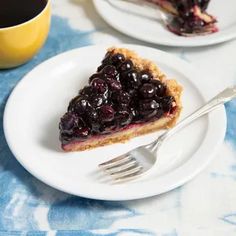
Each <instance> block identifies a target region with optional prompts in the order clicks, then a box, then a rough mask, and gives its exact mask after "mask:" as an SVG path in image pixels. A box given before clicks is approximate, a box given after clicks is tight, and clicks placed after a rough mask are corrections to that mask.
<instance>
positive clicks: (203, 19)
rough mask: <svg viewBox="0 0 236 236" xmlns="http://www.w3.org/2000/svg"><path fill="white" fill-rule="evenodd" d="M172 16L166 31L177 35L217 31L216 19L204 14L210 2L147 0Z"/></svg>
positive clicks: (199, 0) (207, 0) (202, 0)
mask: <svg viewBox="0 0 236 236" xmlns="http://www.w3.org/2000/svg"><path fill="white" fill-rule="evenodd" d="M147 1H149V2H152V3H155V4H157V5H159V6H160V7H161V8H162V9H164V10H165V11H167V12H168V13H170V14H172V15H173V16H174V17H173V20H172V21H171V22H170V23H169V24H168V25H167V27H168V29H169V30H170V31H171V32H173V33H175V34H178V35H183V36H193V35H199V34H200V35H204V34H210V33H214V32H217V31H218V28H217V26H216V25H215V23H216V18H215V17H214V16H212V15H209V14H208V13H207V12H206V9H207V7H208V4H209V2H210V0H147Z"/></svg>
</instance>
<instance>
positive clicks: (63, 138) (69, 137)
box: [59, 132, 73, 144]
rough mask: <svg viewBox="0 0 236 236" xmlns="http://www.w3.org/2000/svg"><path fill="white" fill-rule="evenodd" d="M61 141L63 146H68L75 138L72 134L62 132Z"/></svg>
mask: <svg viewBox="0 0 236 236" xmlns="http://www.w3.org/2000/svg"><path fill="white" fill-rule="evenodd" d="M59 139H60V141H61V142H62V143H63V144H67V143H68V142H70V141H71V140H72V139H73V136H72V135H71V134H68V133H66V132H60V137H59Z"/></svg>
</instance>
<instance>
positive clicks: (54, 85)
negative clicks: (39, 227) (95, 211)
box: [4, 45, 226, 200]
mask: <svg viewBox="0 0 236 236" xmlns="http://www.w3.org/2000/svg"><path fill="white" fill-rule="evenodd" d="M109 46H110V45H108V46H107V47H105V46H90V47H84V48H79V49H75V50H72V51H68V52H66V53H63V54H60V55H58V56H56V57H53V58H51V59H50V60H48V61H45V62H44V63H42V64H41V65H39V66H37V67H36V68H35V69H33V70H32V71H31V72H30V73H28V74H27V75H26V76H25V77H24V78H23V79H22V80H21V81H20V82H19V84H18V85H17V86H16V88H15V89H14V91H13V92H12V94H11V96H10V98H9V100H8V102H7V105H6V108H5V113H4V131H5V135H6V139H7V142H8V144H9V147H10V148H11V150H12V152H13V153H14V155H15V156H16V158H17V160H18V161H19V162H20V163H21V164H22V165H23V166H24V167H25V168H26V169H27V170H28V171H29V172H30V173H32V174H33V175H34V176H35V177H37V178H38V179H40V180H42V181H43V182H45V183H47V184H48V185H50V186H52V187H54V188H57V189H60V190H62V191H65V192H68V193H71V194H75V195H78V196H83V197H88V198H94V199H106V200H129V199H138V198H144V197H149V196H153V195H157V194H160V193H163V192H166V191H168V190H171V189H173V188H175V187H177V186H180V185H182V184H183V183H185V182H187V181H188V180H190V179H191V178H192V177H194V176H195V175H196V174H197V173H199V172H200V171H201V170H202V169H203V168H204V167H205V166H206V165H207V163H208V162H209V161H210V160H211V158H212V157H213V155H214V154H215V152H216V151H217V148H218V147H219V146H220V144H221V143H222V141H223V138H224V134H225V129H226V118H225V111H224V108H223V106H222V107H220V108H219V109H217V110H215V111H213V112H212V113H211V114H210V115H209V116H205V117H203V118H201V119H199V120H198V121H196V122H195V123H193V124H192V125H190V126H189V127H186V128H185V129H184V130H183V131H181V132H179V133H178V134H176V135H175V136H174V137H173V138H172V139H170V140H169V141H168V142H167V143H166V144H165V145H164V146H163V148H162V149H161V150H160V153H159V157H158V161H159V165H158V168H157V171H156V173H155V174H153V175H150V176H149V177H148V178H145V179H139V180H137V181H136V182H129V183H125V184H121V185H111V184H109V183H108V182H107V181H104V180H103V179H102V178H100V172H99V171H98V167H97V165H98V164H99V163H101V162H104V161H105V160H108V159H110V158H113V157H115V156H117V155H120V154H122V153H125V152H127V151H129V150H130V149H132V148H134V147H136V146H138V145H140V144H143V143H148V142H151V141H152V140H154V139H155V137H157V133H153V134H149V135H146V136H142V137H138V138H135V139H132V140H131V141H129V142H127V143H126V144H115V145H110V146H106V147H101V148H96V149H93V150H90V151H84V152H71V153H65V152H63V151H62V150H61V149H60V142H59V140H58V123H59V119H60V117H61V116H62V114H63V113H64V112H65V111H66V108H67V105H68V103H69V101H70V99H71V98H72V97H73V96H75V95H76V94H77V93H78V90H79V89H80V88H82V87H83V86H84V85H85V84H86V83H87V79H88V77H89V75H91V73H93V72H95V70H96V68H97V66H98V65H99V64H100V61H101V59H102V58H103V56H104V54H105V51H106V48H108V47H109ZM117 46H120V47H126V48H130V49H133V50H135V51H136V52H138V53H139V54H140V55H141V56H142V57H145V58H149V59H151V60H153V61H154V62H156V63H157V64H158V65H159V66H160V67H161V69H162V70H163V71H165V72H166V74H167V75H168V76H170V77H174V78H176V79H177V80H178V81H179V82H180V83H181V84H182V85H183V87H184V93H183V107H184V110H183V113H182V116H186V115H187V114H189V113H190V112H191V111H193V110H195V109H196V108H197V107H199V106H200V105H202V104H203V103H204V102H205V99H206V96H211V95H210V94H209V91H208V90H207V89H206V84H205V82H204V81H206V80H205V78H204V77H203V75H200V76H199V75H198V71H197V70H194V69H193V68H192V67H191V66H190V65H189V64H188V63H186V62H184V61H182V60H181V59H179V58H176V57H174V56H172V55H169V54H167V53H165V52H162V51H159V50H156V49H152V48H148V47H142V46H136V45H117Z"/></svg>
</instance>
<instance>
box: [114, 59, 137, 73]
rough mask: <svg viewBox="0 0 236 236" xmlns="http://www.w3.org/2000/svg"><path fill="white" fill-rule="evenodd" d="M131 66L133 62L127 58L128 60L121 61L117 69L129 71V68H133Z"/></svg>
mask: <svg viewBox="0 0 236 236" xmlns="http://www.w3.org/2000/svg"><path fill="white" fill-rule="evenodd" d="M133 66H134V65H133V62H132V61H131V60H129V59H128V60H126V61H124V62H123V63H121V65H120V66H119V68H118V70H119V71H120V72H126V71H129V70H131V69H133Z"/></svg>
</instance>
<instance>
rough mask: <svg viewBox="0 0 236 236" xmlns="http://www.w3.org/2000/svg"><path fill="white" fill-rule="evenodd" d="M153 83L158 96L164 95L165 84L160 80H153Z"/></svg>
mask: <svg viewBox="0 0 236 236" xmlns="http://www.w3.org/2000/svg"><path fill="white" fill-rule="evenodd" d="M151 83H152V84H153V85H154V87H155V90H156V95H157V96H160V97H161V96H164V95H165V92H166V87H165V85H164V84H163V83H162V82H161V81H159V80H152V81H151Z"/></svg>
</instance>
